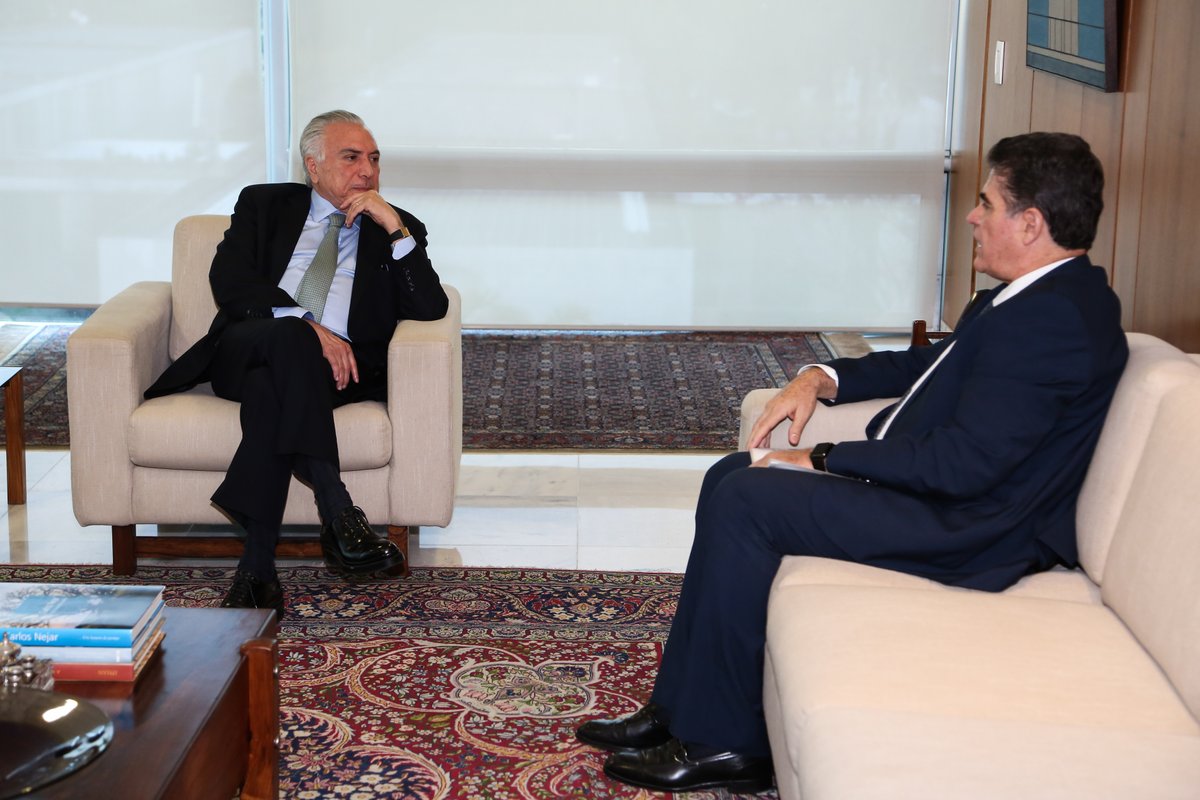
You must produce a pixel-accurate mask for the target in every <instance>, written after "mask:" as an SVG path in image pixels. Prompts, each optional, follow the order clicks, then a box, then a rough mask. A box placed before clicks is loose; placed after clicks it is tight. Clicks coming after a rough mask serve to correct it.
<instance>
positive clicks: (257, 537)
mask: <svg viewBox="0 0 1200 800" xmlns="http://www.w3.org/2000/svg"><path fill="white" fill-rule="evenodd" d="M300 152H301V156H302V158H303V160H304V169H305V173H306V179H307V185H302V184H298V183H286V184H266V185H259V186H250V187H247V188H246V189H244V190H243V191H242V193H241V195H240V196H239V197H238V200H237V204H236V205H235V206H234V210H233V217H232V219H231V221H230V225H229V230H227V231H226V232H225V238H224V240H223V241H222V242H221V243H220V245H218V246H217V253H216V256H215V257H214V258H213V263H212V268H211V270H210V271H209V281H210V283H211V285H212V291H213V297H214V299H215V300H216V303H217V306H218V312H217V316H216V318H215V319H214V320H213V323H212V326H211V328H210V329H209V332H208V334H207V335H205V337H204V338H203V339H201V340H200V341H199V342H197V343H196V344H195V345H194V346H193V347H192V348H190V349H189V350H188V351H187V352H186V353H184V354H183V355H182V356H181V357H180V358H179V360H178V361H176V362H175V363H174V364H172V365H171V366H170V367H168V369H167V370H166V371H165V372H164V373H163V374H162V376H160V377H159V379H158V380H157V381H156V382H155V383H154V385H153V386H151V387H150V388H149V389H148V390H147V391H146V397H148V398H149V397H157V396H160V395H164V394H169V393H171V392H177V391H183V390H185V389H188V388H191V387H192V386H195V385H196V384H198V383H201V382H203V381H211V382H212V386H213V391H214V392H215V393H216V394H217V395H218V396H219V397H224V398H226V399H229V400H235V401H238V402H239V403H241V424H242V441H241V443H240V444H239V446H238V449H237V451H236V452H235V454H234V456H233V459H232V461H231V462H230V464H229V469H228V470H227V472H226V475H225V480H224V481H223V482H222V483H221V485H220V486H219V487H218V489H217V491H216V493H215V494H214V495H213V503H214V504H216V505H217V506H218V507H219V508H220V509H222V511H223V512H224V513H225V514H227V515H228V516H229V517H230V518H231V519H233V520H234V521H236V522H237V523H238V524H239V525H241V526H242V527H243V528H244V529H245V531H246V546H245V550H244V552H243V555H242V559H241V562H240V563H239V565H238V571H237V574H236V576H235V578H234V582H233V586H232V587H231V588H230V589H229V592H228V593H227V594H226V596H225V599H224V601H223V602H222V605H223V606H226V607H234V608H274V609H276V610H278V611H282V608H283V591H282V588H281V587H280V585H279V580H278V576H277V574H276V572H275V546H276V544H277V542H278V540H279V529H280V525H281V524H282V521H283V510H284V505H285V503H286V501H287V492H288V484H289V481H290V479H291V476H292V474H293V473H294V474H296V475H297V476H298V477H299V478H300V479H301V480H303V481H304V482H306V483H307V484H309V485H311V486H312V487H313V492H314V495H315V498H316V502H317V508H318V511H319V513H320V517H321V521H322V525H321V548H322V552H323V554H324V556H325V560H326V562H327V563H328V564H329V566H330V567H331V568H333V569H334V570H335V571H338V572H342V573H346V574H362V573H373V572H381V571H388V570H393V569H396V568H399V567H401V566H402V565H403V556H402V555H401V553H400V551H399V550H398V549H397V548H396V547H395V545H393V544H392V543H390V542H388V541H387V540H386V539H385V538H382V537H380V536H378V535H377V534H376V533H375V532H374V531H373V530H372V529H371V526H370V524H369V523H368V521H367V519H366V516H365V515H364V514H363V512H362V510H361V509H359V508H358V507H357V506H355V505H354V503H353V501H352V500H351V498H350V495H349V494H348V492H347V491H346V487H345V485H344V484H343V483H342V481H341V476H340V468H339V462H338V448H337V436H336V434H335V431H334V425H333V409H334V408H335V407H337V406H340V405H344V404H346V403H353V402H357V401H361V400H384V399H386V395H387V346H388V342H389V340H390V339H391V336H392V333H393V331H394V330H395V327H396V323H397V322H398V321H399V320H402V319H419V320H432V319H440V318H441V317H443V316H445V314H446V309H447V306H448V300H447V297H446V293H445V292H444V291H443V290H442V286H441V283H440V281H439V279H438V276H437V273H436V272H434V270H433V266H432V264H431V263H430V261H429V257H428V256H427V255H426V252H425V247H426V244H427V238H426V232H425V226H424V225H422V224H421V222H420V221H419V220H418V219H417V218H416V217H414V216H412V215H411V214H409V213H408V212H407V211H404V210H402V209H399V208H396V207H395V206H392V205H390V204H389V203H388V202H387V201H386V200H384V199H383V197H382V196H380V194H379V148H378V147H377V146H376V144H375V139H374V137H372V136H371V133H370V131H368V130H367V128H366V127H365V126H364V124H363V121H362V120H361V119H360V118H359V117H358V116H357V115H354V114H351V113H349V112H346V111H331V112H328V113H326V114H321V115H319V116H317V117H316V118H314V119H313V120H312V121H311V122H310V123H309V124H308V125H307V126H306V127H305V129H304V132H303V133H302V134H301V137H300ZM298 298H303V299H298Z"/></svg>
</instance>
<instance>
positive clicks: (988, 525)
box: [827, 256, 1129, 588]
mask: <svg viewBox="0 0 1200 800" xmlns="http://www.w3.org/2000/svg"><path fill="white" fill-rule="evenodd" d="M998 291H999V289H996V290H992V295H994V294H995V293H997V292H998ZM991 299H992V297H991V296H987V297H984V298H982V300H981V302H978V303H976V304H974V305H973V306H972V307H971V308H970V309H969V311H968V313H967V314H965V315H964V317H963V319H962V320H961V321H960V323H959V325H958V328H957V329H956V330H955V331H954V333H953V334H952V335H951V336H949V337H947V338H945V339H942V340H941V341H939V342H938V343H936V344H935V345H933V346H930V347H920V348H910V349H909V350H907V351H904V352H892V353H884V352H881V353H874V354H871V355H868V356H866V357H863V358H860V359H838V360H835V361H832V362H830V366H832V367H833V368H834V369H836V370H837V373H838V379H839V386H838V394H837V400H836V402H837V403H846V402H854V401H857V400H865V399H869V398H877V397H889V396H900V395H903V394H904V392H905V391H907V389H908V388H909V387H910V386H911V385H912V384H913V383H914V382H915V381H916V380H917V378H918V377H919V376H920V375H921V374H922V373H923V372H924V371H925V369H926V368H927V367H928V366H929V365H930V364H931V363H933V361H934V360H935V359H936V358H937V357H938V356H939V355H940V354H941V353H942V352H943V351H945V350H946V349H947V348H948V347H950V346H951V344H953V346H954V349H953V351H951V352H950V354H949V355H947V356H946V358H945V360H944V361H943V362H942V363H941V364H939V365H938V368H937V369H936V370H934V372H933V374H932V375H931V376H930V378H929V380H928V381H927V382H926V384H925V385H924V386H923V387H922V388H921V389H920V390H919V391H918V392H917V393H916V394H915V395H914V396H913V397H912V398H911V399H910V401H909V402H908V403H907V404H906V405H905V407H904V408H903V410H902V411H901V412H900V414H899V415H898V416H897V417H896V419H895V420H894V421H893V423H892V425H891V427H890V428H889V430H888V432H887V435H886V436H885V438H883V439H881V440H868V441H860V442H843V443H840V444H838V445H837V446H836V447H835V448H834V449H833V451H832V452H831V453H830V455H829V458H828V461H827V465H828V468H829V470H830V471H831V472H836V473H840V474H844V475H850V476H854V477H858V478H863V479H866V480H869V481H871V482H872V483H874V484H876V485H878V486H881V487H887V488H890V489H893V490H896V491H895V492H894V493H890V492H873V493H863V495H862V496H863V497H868V498H869V497H877V498H878V501H877V502H878V505H877V506H876V507H874V508H871V507H868V508H865V509H862V510H861V513H865V514H877V515H883V516H882V518H884V519H886V518H887V515H888V514H891V513H893V511H894V509H892V508H890V507H889V499H890V498H895V497H897V496H902V495H907V496H909V497H913V496H916V497H920V498H922V499H924V500H925V501H927V504H928V505H929V506H931V507H932V510H933V512H934V513H933V514H932V515H931V516H930V517H928V518H926V519H924V520H923V521H922V524H923V525H930V524H932V525H936V526H940V527H941V532H942V533H944V534H946V535H947V536H949V537H953V540H954V541H957V542H959V543H962V542H965V541H970V542H972V543H973V546H972V547H971V548H969V549H972V550H974V551H975V552H986V551H989V550H993V551H994V552H996V553H1000V552H1008V553H1016V552H1017V551H1018V550H1019V548H1020V546H1021V545H1022V544H1023V543H1025V544H1027V543H1029V542H1031V541H1032V542H1037V543H1039V547H1040V548H1043V549H1048V550H1049V551H1050V554H1049V555H1050V556H1051V558H1050V563H1053V561H1054V560H1057V561H1059V562H1061V563H1064V564H1066V565H1068V566H1072V567H1073V566H1075V565H1076V563H1077V552H1076V546H1075V501H1076V499H1077V497H1078V494H1079V489H1080V486H1081V484H1082V482H1083V478H1084V475H1085V474H1086V472H1087V467H1088V463H1089V461H1090V459H1091V455H1092V451H1093V449H1094V448H1095V445H1096V441H1097V439H1098V438H1099V435H1100V428H1101V426H1102V425H1103V423H1104V418H1105V414H1106V412H1107V410H1108V405H1109V401H1110V400H1111V399H1112V396H1113V392H1114V391H1115V389H1116V385H1117V380H1118V379H1119V378H1120V376H1121V372H1122V371H1123V370H1124V367H1125V362H1126V359H1127V358H1128V354H1129V351H1128V346H1127V344H1126V340H1125V335H1124V333H1123V332H1122V330H1121V325H1120V305H1119V302H1118V300H1117V298H1116V295H1115V294H1114V293H1113V292H1112V290H1111V289H1110V288H1109V286H1108V281H1107V276H1106V275H1105V272H1104V270H1102V269H1100V268H1098V267H1095V266H1092V264H1091V262H1090V261H1089V260H1088V258H1087V257H1086V256H1084V257H1080V258H1076V259H1073V260H1071V261H1069V262H1067V263H1066V264H1063V265H1062V266H1060V267H1058V268H1057V269H1055V270H1054V271H1052V272H1051V273H1050V274H1049V275H1046V276H1043V277H1042V278H1041V279H1039V280H1037V281H1035V282H1034V283H1033V284H1031V285H1030V286H1028V287H1026V288H1025V290H1024V291H1022V292H1020V293H1019V294H1017V295H1016V296H1015V297H1013V298H1011V299H1009V300H1006V301H1005V302H1004V303H1002V304H1001V305H999V306H997V307H994V308H993V307H992V306H991ZM889 412H890V409H888V410H885V411H884V412H882V413H881V414H880V415H879V416H878V417H876V419H875V420H873V421H872V422H871V425H870V426H868V432H870V433H872V434H873V433H874V432H875V431H876V430H877V429H878V428H879V426H880V425H881V424H882V422H883V420H884V419H885V418H886V415H887V414H888V413H889ZM868 502H871V501H868ZM898 505H899V503H898ZM1055 557H1056V558H1055ZM989 566H990V565H989V564H988V563H986V559H985V560H984V562H983V563H975V564H970V565H968V564H965V563H958V564H949V563H947V564H941V565H937V564H935V565H934V570H935V572H931V573H927V574H930V575H931V576H932V577H937V578H939V579H943V580H947V576H949V579H948V580H947V582H958V583H963V584H965V585H981V586H982V587H983V588H1003V587H1002V585H999V584H1002V583H1003V582H1004V581H1006V580H1007V581H1009V582H1011V580H1015V579H1016V578H1017V577H1020V575H1019V574H1018V575H1009V576H1006V577H1002V578H998V579H997V585H995V586H988V585H987V584H988V583H989V580H990V579H987V578H984V579H976V578H967V579H962V580H955V579H954V577H953V576H954V575H955V574H959V575H968V574H970V573H975V574H976V575H977V574H978V573H979V572H981V571H984V572H986V570H987V569H988V568H989ZM938 569H944V570H945V574H944V575H938V574H936V570H938ZM909 571H918V570H916V569H910V570H909ZM956 571H957V572H956Z"/></svg>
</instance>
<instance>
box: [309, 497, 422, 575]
mask: <svg viewBox="0 0 1200 800" xmlns="http://www.w3.org/2000/svg"><path fill="white" fill-rule="evenodd" d="M321 554H322V555H324V556H325V563H326V564H327V565H328V566H329V568H330V569H331V570H333V571H334V572H337V573H341V574H344V575H369V574H370V573H373V572H385V571H392V570H395V569H399V568H402V567H403V566H404V555H403V554H402V553H401V552H400V548H398V547H396V545H394V544H392V543H391V542H389V541H388V540H387V539H386V538H384V537H381V536H380V535H379V534H377V533H375V531H373V530H372V529H371V523H369V522H367V515H366V514H364V513H363V510H362V509H361V508H359V507H358V506H349V507H348V508H346V510H345V511H343V512H342V513H340V514H338V515H337V516H336V517H334V519H333V521H332V522H330V523H328V524H326V525H322V526H321Z"/></svg>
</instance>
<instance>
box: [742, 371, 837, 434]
mask: <svg viewBox="0 0 1200 800" xmlns="http://www.w3.org/2000/svg"><path fill="white" fill-rule="evenodd" d="M835 397H837V382H836V381H834V379H833V378H831V377H829V376H828V375H826V374H825V371H824V370H820V369H806V370H804V371H803V372H801V373H800V374H799V375H797V376H796V377H795V378H793V379H792V381H791V383H789V384H788V385H787V386H785V387H783V389H781V390H780V392H779V394H777V395H775V396H774V397H772V398H771V400H770V401H769V402H768V403H767V405H766V407H765V408H764V409H763V413H762V416H760V417H759V418H758V421H757V422H755V423H754V427H753V428H751V429H750V440H749V443H748V446H749V447H767V446H769V443H770V438H771V431H773V430H774V429H775V426H776V425H778V424H779V423H781V422H783V421H784V420H785V419H790V420H791V421H792V424H791V427H789V428H788V442H789V443H790V444H791V445H792V446H793V447H795V446H796V445H798V444H799V443H800V434H801V433H802V432H803V431H804V426H805V425H807V424H808V421H809V419H811V418H812V415H813V411H814V410H815V409H816V407H817V400H818V399H823V400H832V399H833V398H835Z"/></svg>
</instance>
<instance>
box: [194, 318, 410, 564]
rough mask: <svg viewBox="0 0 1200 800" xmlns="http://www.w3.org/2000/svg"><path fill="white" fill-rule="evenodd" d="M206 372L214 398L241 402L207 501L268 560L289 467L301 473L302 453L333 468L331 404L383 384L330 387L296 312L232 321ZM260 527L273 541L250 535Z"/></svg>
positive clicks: (313, 340) (367, 394)
mask: <svg viewBox="0 0 1200 800" xmlns="http://www.w3.org/2000/svg"><path fill="white" fill-rule="evenodd" d="M209 375H210V378H211V380H212V386H213V392H214V393H216V395H217V396H218V397H223V398H225V399H227V400H234V401H237V402H239V403H240V404H241V410H240V416H241V427H242V440H241V442H240V443H239V444H238V448H237V450H236V452H235V453H234V455H233V459H232V460H231V461H230V463H229V468H228V470H226V473H225V480H224V481H222V482H221V485H220V486H219V487H217V491H216V492H215V493H214V494H213V497H212V499H213V502H214V503H215V504H216V505H217V506H219V507H220V508H221V509H222V510H224V511H225V512H226V513H227V514H229V515H230V516H232V517H233V518H234V520H235V521H236V522H238V523H239V524H240V525H242V527H243V528H246V529H247V532H248V533H250V534H251V535H250V537H249V538H248V540H247V544H246V547H247V550H249V549H251V548H269V551H270V555H269V556H268V557H270V558H272V559H273V554H274V549H275V544H276V541H277V537H278V531H279V527H280V525H281V524H282V521H283V511H284V507H285V505H286V504H287V495H288V485H289V482H290V480H291V476H292V473H293V472H297V474H299V475H300V477H301V478H302V479H303V478H305V477H306V476H305V472H304V466H303V465H304V463H305V457H307V458H312V459H315V460H320V461H326V462H329V463H332V464H333V465H334V466H335V467H336V466H338V445H337V434H336V432H335V430H334V423H333V409H334V408H336V407H337V406H340V405H344V404H345V403H350V402H356V401H358V400H366V399H382V398H381V395H383V394H384V393H385V392H386V388H385V386H383V385H376V384H375V382H371V384H370V385H368V384H367V383H366V382H362V383H353V382H352V383H351V384H350V385H349V386H347V387H346V389H344V390H342V391H340V392H339V391H337V387H336V385H335V384H334V381H333V373H332V370H331V369H330V366H329V362H328V361H326V360H325V357H324V355H323V354H322V352H321V342H320V339H319V338H318V337H317V334H316V331H314V330H313V329H312V326H311V325H309V323H308V322H306V321H304V320H303V319H299V318H295V317H282V318H279V319H248V320H242V321H239V322H235V323H233V324H231V325H230V326H229V327H227V328H226V329H225V330H224V331H222V333H221V338H220V341H219V343H218V345H217V349H216V354H215V357H214V359H213V362H212V364H211V366H210V371H209ZM264 531H265V532H273V535H274V539H272V540H271V541H256V539H257V538H260V537H261V533H262V532H264ZM256 533H258V534H259V536H258V537H256V536H255V534H256Z"/></svg>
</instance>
